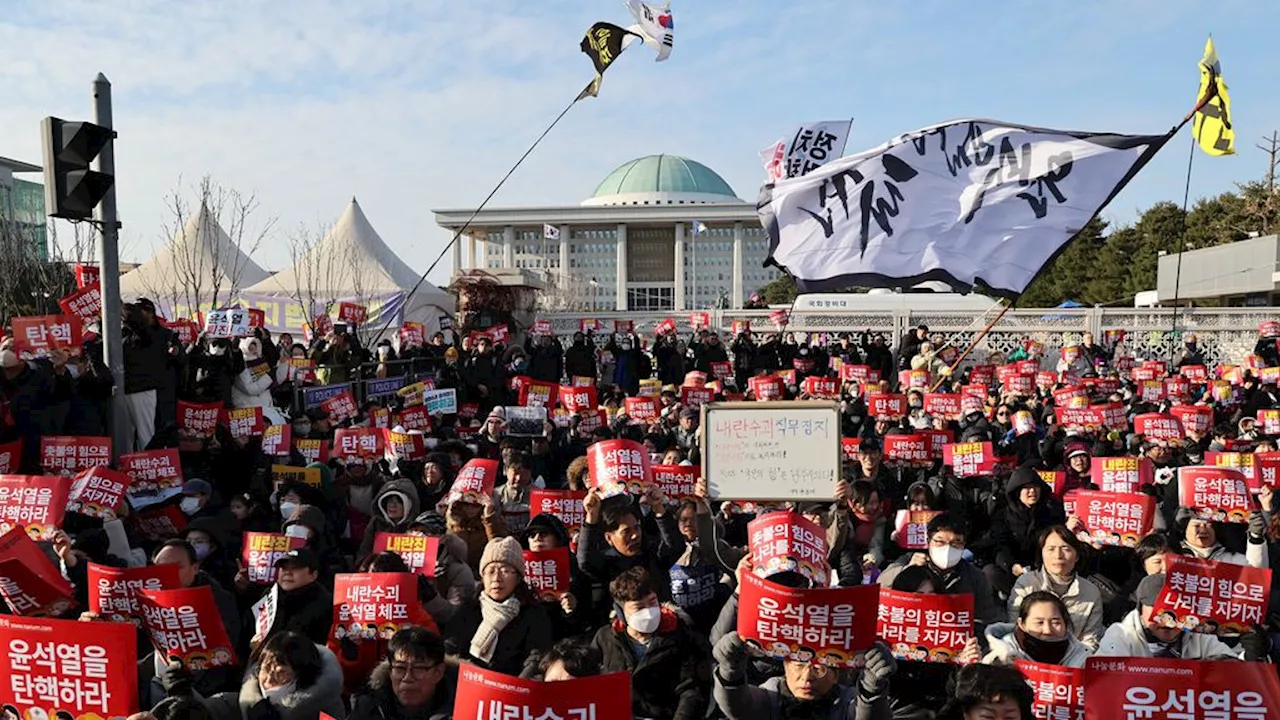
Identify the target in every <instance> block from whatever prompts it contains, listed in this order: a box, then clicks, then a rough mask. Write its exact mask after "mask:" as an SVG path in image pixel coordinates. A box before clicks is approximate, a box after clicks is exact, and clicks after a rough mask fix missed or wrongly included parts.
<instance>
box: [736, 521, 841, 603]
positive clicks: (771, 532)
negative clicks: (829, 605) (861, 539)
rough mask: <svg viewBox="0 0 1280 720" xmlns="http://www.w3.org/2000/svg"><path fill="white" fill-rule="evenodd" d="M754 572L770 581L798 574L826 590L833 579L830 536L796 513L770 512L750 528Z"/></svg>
mask: <svg viewBox="0 0 1280 720" xmlns="http://www.w3.org/2000/svg"><path fill="white" fill-rule="evenodd" d="M747 537H748V539H749V542H748V544H749V546H750V550H751V562H752V565H753V566H754V568H755V569H754V572H755V574H756V575H758V576H760V577H768V576H770V575H773V574H775V573H780V572H796V573H799V574H800V575H803V576H804V577H806V578H808V579H809V581H810V582H812V583H813V585H814V586H815V587H826V586H827V584H828V580H829V579H830V577H831V564H830V562H829V561H828V559H827V553H828V547H827V535H826V531H825V530H823V529H822V528H821V527H820V526H818V525H817V524H815V523H813V522H811V521H809V520H808V519H806V518H805V517H804V516H803V515H800V514H799V513H795V512H786V511H779V512H771V513H766V514H764V515H761V516H760V517H757V518H756V519H755V520H752V521H751V522H750V523H749V524H748V525H747Z"/></svg>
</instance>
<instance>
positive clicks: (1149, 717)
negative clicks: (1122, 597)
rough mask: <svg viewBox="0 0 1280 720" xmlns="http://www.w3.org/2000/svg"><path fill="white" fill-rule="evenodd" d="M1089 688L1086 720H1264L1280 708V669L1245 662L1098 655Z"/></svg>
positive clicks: (1088, 675)
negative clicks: (1278, 674)
mask: <svg viewBox="0 0 1280 720" xmlns="http://www.w3.org/2000/svg"><path fill="white" fill-rule="evenodd" d="M1084 684H1085V687H1087V688H1088V692H1086V693H1085V698H1084V710H1085V718H1086V720H1116V719H1117V718H1119V717H1124V718H1126V720H1127V719H1128V718H1133V719H1134V720H1138V719H1139V718H1141V720H1187V719H1188V718H1204V720H1210V719H1211V718H1216V719H1221V720H1227V719H1228V718H1230V720H1263V718H1267V717H1270V716H1271V713H1272V708H1275V707H1277V706H1278V705H1280V678H1277V676H1276V671H1275V666H1273V665H1269V664H1265V663H1256V662H1240V661H1239V660H1167V659H1164V658H1139V657H1093V658H1089V660H1088V662H1087V663H1086V664H1085V670H1084ZM1120 708H1123V711H1124V715H1123V716H1121V715H1120V713H1119V712H1118V709H1120Z"/></svg>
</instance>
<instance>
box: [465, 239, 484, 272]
mask: <svg viewBox="0 0 1280 720" xmlns="http://www.w3.org/2000/svg"><path fill="white" fill-rule="evenodd" d="M478 243H479V241H478V240H476V236H475V235H472V234H471V233H467V269H468V270H474V269H475V268H480V267H484V264H483V263H480V262H477V261H476V245H477V244H478Z"/></svg>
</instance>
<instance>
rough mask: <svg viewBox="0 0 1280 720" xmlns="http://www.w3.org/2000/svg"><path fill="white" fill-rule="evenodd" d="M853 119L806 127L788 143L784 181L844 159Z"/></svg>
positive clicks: (807, 125) (793, 135) (824, 122)
mask: <svg viewBox="0 0 1280 720" xmlns="http://www.w3.org/2000/svg"><path fill="white" fill-rule="evenodd" d="M852 128H853V118H849V119H848V120H825V121H822V122H811V123H805V124H804V125H801V126H800V127H798V128H796V131H795V132H794V133H792V134H791V139H790V140H789V141H788V142H787V154H786V158H785V159H784V161H783V162H784V166H783V177H789V178H795V177H800V176H801V175H805V174H807V173H809V172H812V171H814V170H817V169H818V168H820V167H822V166H823V165H826V164H827V163H829V162H831V161H832V160H835V159H836V158H839V157H840V156H841V155H844V146H845V143H847V142H848V141H849V131H850V130H851V129H852Z"/></svg>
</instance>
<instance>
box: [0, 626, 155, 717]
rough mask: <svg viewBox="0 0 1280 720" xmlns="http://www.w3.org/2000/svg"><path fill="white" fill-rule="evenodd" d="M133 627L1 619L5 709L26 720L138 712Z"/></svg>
mask: <svg viewBox="0 0 1280 720" xmlns="http://www.w3.org/2000/svg"><path fill="white" fill-rule="evenodd" d="M136 634H137V631H136V630H135V629H134V627H133V625H131V624H128V625H126V624H123V623H112V622H89V623H83V622H77V621H75V620H52V619H43V618H40V619H37V618H17V617H8V616H2V615H0V648H3V650H0V677H3V678H4V679H5V682H4V684H5V691H4V692H3V696H4V703H3V704H4V706H5V707H6V708H10V707H12V709H13V711H14V712H15V713H16V714H14V715H10V714H8V713H5V717H6V718H9V717H13V718H26V719H28V720H35V719H36V718H41V719H45V718H57V720H62V718H64V717H70V718H77V719H87V718H123V717H128V716H130V715H132V714H133V713H135V712H137V711H138V709H139V707H140V706H139V704H138V667H137V665H138V649H137V640H136V639H135V636H136Z"/></svg>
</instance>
